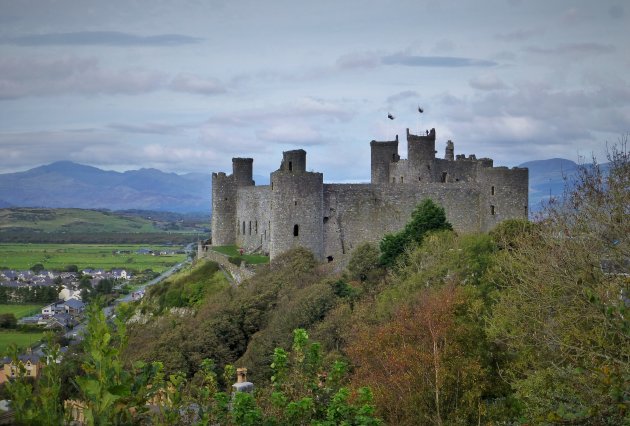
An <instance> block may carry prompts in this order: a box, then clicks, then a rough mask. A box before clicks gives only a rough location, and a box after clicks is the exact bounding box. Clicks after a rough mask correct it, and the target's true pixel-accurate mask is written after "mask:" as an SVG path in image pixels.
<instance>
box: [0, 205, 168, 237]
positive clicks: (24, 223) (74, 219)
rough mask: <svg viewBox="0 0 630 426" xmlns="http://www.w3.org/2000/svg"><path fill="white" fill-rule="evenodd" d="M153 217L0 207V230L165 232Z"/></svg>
mask: <svg viewBox="0 0 630 426" xmlns="http://www.w3.org/2000/svg"><path fill="white" fill-rule="evenodd" d="M156 225H157V223H154V222H152V221H151V220H148V219H144V218H140V217H130V216H120V215H117V214H115V213H112V212H108V211H101V210H82V209H43V208H42V209H38V208H10V209H0V232H12V231H30V232H33V231H36V232H47V233H83V232H99V233H100V232H113V233H126V232H134V233H136V232H161V229H160V228H158V227H157V226H156Z"/></svg>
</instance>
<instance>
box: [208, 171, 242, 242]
mask: <svg viewBox="0 0 630 426" xmlns="http://www.w3.org/2000/svg"><path fill="white" fill-rule="evenodd" d="M211 227H212V245H213V246H227V245H231V244H234V242H235V241H236V231H235V230H236V228H235V227H236V184H235V182H234V176H233V175H230V176H226V175H225V173H212V223H211Z"/></svg>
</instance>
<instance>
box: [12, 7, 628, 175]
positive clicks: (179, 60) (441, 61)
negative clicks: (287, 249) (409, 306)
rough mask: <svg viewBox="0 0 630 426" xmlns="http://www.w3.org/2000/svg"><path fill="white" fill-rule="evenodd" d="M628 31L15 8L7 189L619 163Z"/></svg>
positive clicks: (531, 12)
mask: <svg viewBox="0 0 630 426" xmlns="http://www.w3.org/2000/svg"><path fill="white" fill-rule="evenodd" d="M629 21H630V4H628V3H627V2H626V1H624V0H598V1H592V0H575V1H569V0H556V1H548V0H529V1H526V0H483V1H482V0H479V1H454V0H439V1H438V0H426V1H424V0H400V1H395V2H389V1H383V0H378V1H372V0H346V1H329V0H318V1H296V0H287V1H280V0H268V1H259V0H253V1H250V0H232V1H223V0H205V1H204V0H186V1H181V0H180V1H174V0H173V1H163V0H108V1H103V0H98V1H94V0H81V1H76V0H73V1H70V0H55V1H53V0H50V1H47V0H20V1H15V0H0V173H6V172H13V171H21V170H26V169H28V168H31V167H34V166H38V165H41V164H47V163H50V162H53V161H58V160H71V161H75V162H79V163H83V164H90V165H94V166H97V167H101V168H104V169H110V170H119V171H122V170H129V169H138V168H142V167H156V168H159V169H161V170H164V171H172V172H176V173H185V172H204V173H208V172H211V171H230V169H231V158H232V157H237V156H246V157H254V159H255V160H254V169H255V171H254V172H255V174H258V175H264V174H268V173H269V172H271V171H273V170H275V169H276V168H277V167H278V165H279V163H280V159H281V157H282V151H283V150H289V149H296V148H304V149H306V151H307V152H308V157H307V168H308V169H309V170H316V171H322V172H324V173H325V175H324V176H325V180H326V181H362V180H368V179H369V173H370V172H369V157H370V152H369V142H370V140H372V139H376V140H389V139H393V138H394V137H395V135H396V134H399V135H400V138H401V142H402V143H401V145H400V151H401V154H402V155H403V157H405V156H406V144H405V143H404V142H403V141H402V139H404V134H405V128H407V127H409V128H410V129H411V130H412V132H415V133H417V132H418V131H420V132H424V130H425V129H428V128H431V127H435V128H436V131H437V138H438V141H437V146H438V148H437V149H438V153H439V155H443V151H444V145H445V143H446V141H447V140H448V139H452V140H453V141H454V142H455V150H456V153H464V154H470V153H475V154H476V155H477V156H478V157H492V158H494V159H495V164H496V165H507V166H513V165H517V164H519V163H522V162H524V161H528V160H534V159H545V158H552V157H564V158H569V159H572V160H578V156H586V157H589V156H590V155H591V153H595V154H596V155H597V156H598V157H600V158H601V157H602V156H603V152H604V147H605V145H606V143H607V142H608V143H611V142H615V141H617V140H618V139H619V137H620V136H621V135H622V134H626V133H627V132H629V131H630V72H629V70H630V43H629V40H630V22H629ZM418 105H421V106H422V107H423V108H424V110H425V113H424V114H423V115H422V116H421V115H420V114H419V113H418V112H417V107H418ZM388 113H391V114H393V115H394V116H396V119H395V120H394V121H390V120H388V119H387V114H388Z"/></svg>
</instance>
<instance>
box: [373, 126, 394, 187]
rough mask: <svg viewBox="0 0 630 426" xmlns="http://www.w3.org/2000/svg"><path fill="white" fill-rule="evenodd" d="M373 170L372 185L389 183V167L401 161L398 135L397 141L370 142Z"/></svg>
mask: <svg viewBox="0 0 630 426" xmlns="http://www.w3.org/2000/svg"><path fill="white" fill-rule="evenodd" d="M370 150H371V161H372V170H371V175H372V179H371V182H372V184H382V183H388V182H389V165H390V163H395V162H397V161H398V160H400V156H399V155H398V135H396V140H394V141H385V142H377V141H372V142H370Z"/></svg>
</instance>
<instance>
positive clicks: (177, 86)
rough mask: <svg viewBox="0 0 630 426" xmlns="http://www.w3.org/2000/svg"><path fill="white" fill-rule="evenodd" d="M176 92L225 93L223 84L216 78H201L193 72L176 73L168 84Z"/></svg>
mask: <svg viewBox="0 0 630 426" xmlns="http://www.w3.org/2000/svg"><path fill="white" fill-rule="evenodd" d="M169 87H170V89H172V90H175V91H178V92H188V93H198V94H201V95H217V94H220V93H225V92H226V89H225V86H224V85H223V84H222V83H221V82H220V81H219V80H216V79H213V78H202V77H199V76H196V75H193V74H178V75H177V76H176V77H175V78H174V79H173V81H171V83H170V85H169Z"/></svg>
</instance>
